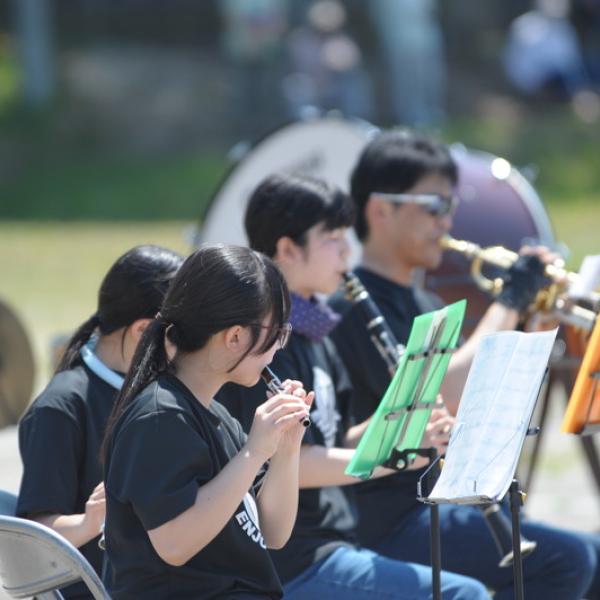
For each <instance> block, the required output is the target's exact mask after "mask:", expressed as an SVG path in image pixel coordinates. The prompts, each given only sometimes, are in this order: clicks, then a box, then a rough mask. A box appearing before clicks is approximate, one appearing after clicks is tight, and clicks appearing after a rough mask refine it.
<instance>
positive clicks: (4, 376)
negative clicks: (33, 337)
mask: <svg viewBox="0 0 600 600" xmlns="http://www.w3.org/2000/svg"><path fill="white" fill-rule="evenodd" d="M33 378H34V362H33V351H32V349H31V345H30V343H29V339H28V337H27V333H26V332H25V329H24V328H23V325H21V323H20V321H19V320H18V319H17V316H16V315H15V313H14V312H13V311H12V310H11V309H10V308H9V307H8V305H7V304H5V303H4V302H2V301H1V300H0V428H2V427H6V426H7V425H14V424H15V423H17V421H18V420H19V417H20V416H21V415H22V414H23V412H24V411H25V409H26V408H27V405H28V404H29V400H30V399H31V394H32V392H33Z"/></svg>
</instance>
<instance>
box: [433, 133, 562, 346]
mask: <svg viewBox="0 0 600 600" xmlns="http://www.w3.org/2000/svg"><path fill="white" fill-rule="evenodd" d="M451 150H452V155H453V157H454V159H455V161H456V163H457V165H458V173H459V182H458V190H457V193H458V197H459V198H460V203H459V205H458V209H457V211H456V214H455V216H454V223H453V226H452V230H451V232H450V235H452V237H454V238H456V239H460V240H468V241H470V242H475V243H476V244H479V245H480V246H483V247H485V246H504V247H506V248H509V249H511V250H515V251H518V250H519V248H520V247H521V245H522V244H523V243H524V242H534V243H540V244H543V245H545V246H550V247H555V246H556V241H555V238H554V233H553V230H552V225H551V223H550V219H549V217H548V214H547V213H546V211H545V209H544V205H543V204H542V201H541V200H540V197H539V196H538V194H537V193H536V191H535V190H534V188H533V187H532V185H531V184H530V183H529V181H528V180H527V179H526V178H525V177H524V176H523V175H522V174H521V173H520V172H519V171H518V170H517V169H515V168H514V167H513V166H512V165H511V164H510V163H509V162H508V161H506V160H505V159H503V158H499V157H497V156H493V155H491V154H488V153H485V152H480V151H475V150H469V149H466V148H465V147H464V146H458V145H455V146H452V148H451ZM470 267H471V263H470V261H468V260H467V259H466V258H465V257H464V256H463V255H461V254H458V253H457V252H452V251H448V252H446V253H445V254H444V259H443V261H442V264H441V265H440V267H439V268H438V269H437V270H435V271H432V272H428V273H427V275H426V277H425V286H426V287H427V288H428V289H430V290H432V291H434V292H435V293H436V294H438V295H439V296H441V297H442V298H443V299H444V301H445V302H447V303H450V302H455V301H456V300H460V299H461V298H467V300H468V303H467V314H466V320H465V324H464V326H463V334H464V335H466V336H468V335H469V334H470V333H471V332H472V330H473V328H474V326H475V325H476V324H477V322H478V321H479V319H480V318H481V317H482V315H483V313H484V312H485V310H486V309H487V307H488V306H489V304H490V302H491V300H490V297H489V296H488V295H487V294H486V293H484V292H482V291H480V290H479V289H478V288H477V286H476V285H475V283H474V282H473V279H472V277H471V274H470ZM484 273H485V274H486V275H490V276H492V277H493V276H494V275H496V276H497V275H498V273H497V271H495V269H493V268H489V267H488V268H487V270H486V271H485V272H484Z"/></svg>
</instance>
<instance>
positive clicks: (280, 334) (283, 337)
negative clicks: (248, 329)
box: [251, 323, 292, 350]
mask: <svg viewBox="0 0 600 600" xmlns="http://www.w3.org/2000/svg"><path fill="white" fill-rule="evenodd" d="M251 326H252V327H260V328H261V329H269V330H271V331H275V332H276V333H277V337H276V338H275V342H277V343H278V344H279V349H280V350H283V349H284V348H285V347H286V346H287V343H288V342H289V341H290V335H292V324H291V323H284V324H283V325H282V326H281V327H278V326H276V325H263V324H262V323H251Z"/></svg>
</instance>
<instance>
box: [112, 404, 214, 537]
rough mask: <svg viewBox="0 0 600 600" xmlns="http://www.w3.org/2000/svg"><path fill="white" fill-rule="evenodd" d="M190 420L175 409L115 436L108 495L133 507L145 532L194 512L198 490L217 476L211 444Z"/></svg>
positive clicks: (145, 417)
mask: <svg viewBox="0 0 600 600" xmlns="http://www.w3.org/2000/svg"><path fill="white" fill-rule="evenodd" d="M189 418H190V417H188V416H186V415H185V414H184V413H183V412H179V411H175V410H164V411H158V412H155V413H151V414H146V415H143V416H141V417H139V418H137V419H136V420H134V421H132V422H130V423H128V424H127V425H126V426H125V428H124V429H123V430H121V431H119V432H117V434H116V438H115V440H114V444H113V448H112V452H111V453H110V456H109V467H108V472H107V481H106V485H107V491H108V493H110V494H111V495H113V496H115V497H116V498H117V499H118V500H119V501H120V502H124V503H130V504H131V505H132V507H133V510H134V511H135V513H136V514H137V516H138V518H139V519H140V521H141V522H142V524H143V526H144V528H145V529H146V530H150V529H154V528H156V527H159V526H160V525H163V524H164V523H167V522H168V521H170V520H172V519H174V518H175V517H177V516H178V515H180V514H181V513H182V512H184V511H185V510H187V509H188V508H190V507H191V506H192V505H193V504H194V502H195V501H196V495H197V493H198V488H199V486H202V485H203V484H204V483H206V482H207V481H209V480H210V479H212V478H213V477H214V476H215V475H216V465H215V458H214V457H213V456H211V452H210V448H209V445H208V444H207V442H206V441H205V440H204V439H203V437H202V435H201V434H200V432H199V431H198V430H197V429H196V428H195V427H194V426H193V425H192V424H191V423H190V422H188V419H189Z"/></svg>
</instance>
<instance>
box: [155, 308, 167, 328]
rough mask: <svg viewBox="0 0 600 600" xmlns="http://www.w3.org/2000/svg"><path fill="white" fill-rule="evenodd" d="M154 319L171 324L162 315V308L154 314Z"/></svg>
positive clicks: (164, 323)
mask: <svg viewBox="0 0 600 600" xmlns="http://www.w3.org/2000/svg"><path fill="white" fill-rule="evenodd" d="M154 319H155V320H156V321H158V322H159V323H162V324H163V325H168V324H169V322H168V321H167V320H166V319H165V318H164V317H163V316H162V314H161V312H160V310H159V311H158V312H157V313H156V314H155V315H154Z"/></svg>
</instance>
